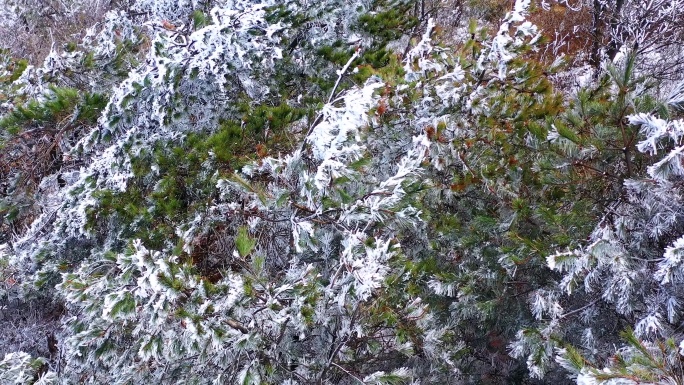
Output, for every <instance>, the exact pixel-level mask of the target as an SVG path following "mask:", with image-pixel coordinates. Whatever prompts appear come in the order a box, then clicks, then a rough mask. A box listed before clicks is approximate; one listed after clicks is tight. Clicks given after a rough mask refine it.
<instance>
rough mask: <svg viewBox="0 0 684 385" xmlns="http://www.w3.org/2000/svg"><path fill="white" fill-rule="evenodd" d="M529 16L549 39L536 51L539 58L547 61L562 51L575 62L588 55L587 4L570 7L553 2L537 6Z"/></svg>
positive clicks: (590, 23)
mask: <svg viewBox="0 0 684 385" xmlns="http://www.w3.org/2000/svg"><path fill="white" fill-rule="evenodd" d="M529 20H530V21H531V22H532V23H533V24H535V25H536V26H537V27H539V29H540V30H541V32H542V35H543V36H544V37H545V38H546V39H547V41H548V43H547V44H546V45H545V46H544V47H543V48H542V50H541V51H540V52H539V57H538V59H539V60H540V61H542V62H544V63H550V62H553V61H554V60H555V59H556V58H558V57H559V56H561V55H565V56H567V57H569V58H570V59H572V60H574V61H575V63H577V64H579V62H583V61H585V60H587V59H588V56H589V52H590V50H591V44H592V39H593V37H592V35H591V32H590V31H591V25H592V16H591V10H590V9H589V7H587V6H581V5H579V6H578V7H577V8H576V9H572V8H569V7H567V6H565V5H561V4H553V5H552V6H551V8H550V9H549V10H544V9H542V8H541V7H537V9H536V10H534V11H533V12H532V14H531V15H530V17H529Z"/></svg>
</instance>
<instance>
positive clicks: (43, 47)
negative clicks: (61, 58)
mask: <svg viewBox="0 0 684 385" xmlns="http://www.w3.org/2000/svg"><path fill="white" fill-rule="evenodd" d="M78 3H79V4H75V2H69V1H57V0H21V1H19V2H18V4H19V6H20V7H21V9H22V10H21V11H20V13H19V14H18V15H17V17H16V21H14V22H12V23H6V24H0V48H6V49H9V51H10V52H11V54H12V55H13V56H14V57H17V58H24V59H27V60H28V61H29V62H30V63H31V64H33V65H39V64H41V63H42V61H43V60H44V59H45V57H47V55H48V54H49V53H50V50H51V49H52V48H53V47H54V48H56V49H61V48H62V47H63V45H64V44H66V43H69V42H78V41H79V40H80V39H81V38H82V37H83V35H84V33H85V30H86V29H87V28H89V27H92V26H93V25H95V23H97V22H98V21H99V20H101V19H102V17H103V15H104V14H105V12H107V11H108V10H109V7H110V3H109V2H106V1H101V0H86V1H81V2H78Z"/></svg>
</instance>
